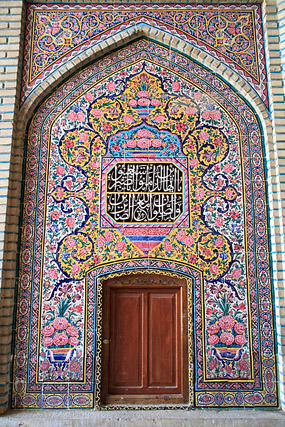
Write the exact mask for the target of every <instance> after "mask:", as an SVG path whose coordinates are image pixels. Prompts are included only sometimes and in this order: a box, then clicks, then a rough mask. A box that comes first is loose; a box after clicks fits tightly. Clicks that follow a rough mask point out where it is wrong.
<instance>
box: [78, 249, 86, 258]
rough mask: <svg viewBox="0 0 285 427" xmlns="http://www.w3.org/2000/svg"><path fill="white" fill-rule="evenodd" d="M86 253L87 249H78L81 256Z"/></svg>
mask: <svg viewBox="0 0 285 427" xmlns="http://www.w3.org/2000/svg"><path fill="white" fill-rule="evenodd" d="M86 254H87V250H86V249H84V248H82V249H80V251H79V256H80V257H81V258H84V257H85V256H86Z"/></svg>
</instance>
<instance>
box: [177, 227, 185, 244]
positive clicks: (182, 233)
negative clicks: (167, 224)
mask: <svg viewBox="0 0 285 427" xmlns="http://www.w3.org/2000/svg"><path fill="white" fill-rule="evenodd" d="M186 237H187V236H186V233H185V231H184V230H180V231H178V233H177V234H176V239H177V240H179V242H182V241H183V240H185V239H186Z"/></svg>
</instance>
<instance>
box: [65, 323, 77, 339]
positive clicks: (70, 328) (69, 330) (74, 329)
mask: <svg viewBox="0 0 285 427" xmlns="http://www.w3.org/2000/svg"><path fill="white" fill-rule="evenodd" d="M66 333H67V334H68V335H70V336H71V337H77V335H78V334H79V330H78V328H77V327H76V326H73V325H71V326H68V328H66Z"/></svg>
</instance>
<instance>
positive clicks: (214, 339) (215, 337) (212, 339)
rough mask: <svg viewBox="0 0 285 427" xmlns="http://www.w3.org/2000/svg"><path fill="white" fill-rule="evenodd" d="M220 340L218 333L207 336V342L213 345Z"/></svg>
mask: <svg viewBox="0 0 285 427" xmlns="http://www.w3.org/2000/svg"><path fill="white" fill-rule="evenodd" d="M219 341H220V338H219V337H218V335H211V336H210V337H209V338H208V343H209V344H210V345H215V344H218V342H219Z"/></svg>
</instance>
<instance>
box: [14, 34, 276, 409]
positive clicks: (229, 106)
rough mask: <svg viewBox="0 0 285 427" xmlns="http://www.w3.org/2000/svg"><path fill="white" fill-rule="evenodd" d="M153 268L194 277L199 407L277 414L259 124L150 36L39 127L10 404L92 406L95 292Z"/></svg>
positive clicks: (62, 98) (103, 68) (60, 97)
mask: <svg viewBox="0 0 285 427" xmlns="http://www.w3.org/2000/svg"><path fill="white" fill-rule="evenodd" d="M164 58H167V59H164ZM142 268H143V269H144V270H146V271H147V270H153V269H157V270H159V269H162V270H163V271H164V272H169V274H170V272H173V271H174V272H176V273H177V274H184V275H185V274H186V273H187V271H190V270H191V271H192V272H193V271H194V272H196V273H195V274H196V275H197V280H196V281H193V289H192V292H193V301H194V309H193V319H191V322H193V325H190V326H191V327H192V326H193V349H195V352H194V354H195V356H196V357H195V360H194V367H195V368H194V371H195V374H194V375H193V376H192V377H191V378H192V381H194V380H193V378H195V384H194V397H193V401H192V400H191V399H190V398H189V402H188V406H189V405H195V406H198V407H199V406H200V407H201V406H209V407H210V406H211V407H217V406H218V407H228V406H242V407H244V406H248V407H252V406H276V405H277V404H278V403H277V393H276V381H275V378H276V371H275V359H274V342H273V339H274V337H273V325H272V299H271V285H270V274H269V254H268V241H267V212H266V189H265V180H264V166H263V156H262V140H261V132H260V127H259V124H258V121H257V118H256V115H255V114H254V112H253V111H252V110H251V109H250V107H249V106H248V105H247V104H246V103H245V102H244V101H243V99H242V98H241V97H239V96H238V94H236V93H235V92H234V91H233V90H232V89H231V88H230V87H229V86H227V85H226V84H225V83H224V82H223V81H222V80H220V79H219V78H218V77H217V76H215V75H214V74H212V73H211V72H209V71H207V70H206V69H204V68H202V67H201V66H199V65H197V64H196V63H194V62H192V61H191V60H189V59H188V58H187V57H185V56H182V55H180V54H179V53H177V52H175V51H173V55H172V59H169V56H168V51H167V49H165V48H164V47H162V46H160V45H158V44H156V43H153V42H149V41H146V40H141V41H138V42H135V43H133V44H131V45H130V46H128V47H125V48H123V49H121V50H119V51H117V52H116V53H114V54H112V55H109V56H106V57H105V58H104V59H103V60H101V61H98V62H95V63H94V64H92V65H90V66H88V67H87V68H86V69H85V70H83V71H81V72H79V73H77V74H76V75H75V76H74V77H72V78H71V79H69V80H68V81H67V82H66V83H64V84H63V85H62V86H60V87H59V88H58V89H57V90H56V91H55V92H54V93H53V94H52V95H51V96H50V98H49V99H48V100H47V101H45V102H44V103H43V104H42V106H41V107H40V108H39V110H38V112H37V113H36V114H35V116H34V118H33V120H32V123H31V125H30V128H29V137H28V147H27V167H26V181H25V194H24V213H23V234H22V243H21V262H20V281H19V293H18V295H19V299H18V313H17V328H18V331H19V332H18V334H17V339H16V347H15V348H16V355H15V363H14V391H13V406H14V407H17V408H22V407H43V408H51V407H69V408H78V407H86V408H90V407H93V406H94V402H95V398H94V396H95V393H97V392H98V390H100V375H98V372H97V376H96V374H95V370H94V363H95V359H94V357H95V358H96V347H95V335H96V333H95V329H96V325H97V326H98V323H96V322H95V317H96V301H97V294H96V286H97V285H95V284H96V283H95V282H96V280H97V279H98V280H99V278H100V275H105V276H106V275H108V274H111V272H112V271H114V270H115V271H116V272H117V273H118V272H124V270H125V269H128V270H130V271H132V272H136V271H139V270H140V269H142ZM189 269H190V270H189ZM96 271H100V274H99V273H98V275H97V276H96V274H97V273H96ZM117 273H116V274H117ZM118 274H119V273H118ZM189 274H190V273H189ZM198 277H199V278H200V279H199V280H198ZM88 278H89V279H88ZM91 278H92V280H91ZM194 282H195V283H194ZM29 316H30V317H29ZM23 319H26V320H25V322H26V323H25V322H24V321H23ZM27 325H30V326H29V327H28V326H27ZM190 326H189V330H190ZM94 328H95V329H94ZM98 350H99V349H98V348H97V353H98ZM94 355H95V356H94ZM28 366H29V369H27V367H28ZM192 385H193V384H190V388H189V389H191V390H192ZM190 400H191V401H190ZM96 402H97V405H98V407H100V399H99V397H98V394H97V398H96ZM186 407H187V405H186Z"/></svg>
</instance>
